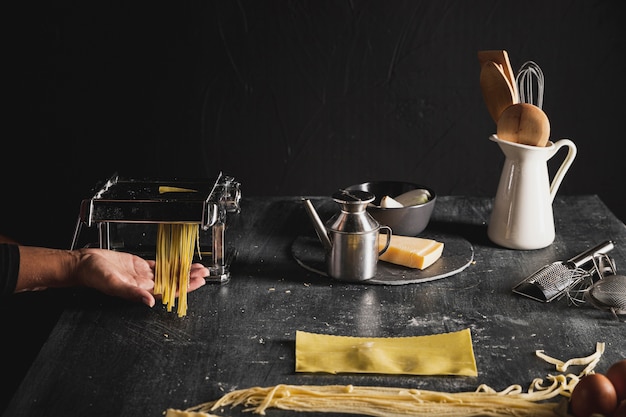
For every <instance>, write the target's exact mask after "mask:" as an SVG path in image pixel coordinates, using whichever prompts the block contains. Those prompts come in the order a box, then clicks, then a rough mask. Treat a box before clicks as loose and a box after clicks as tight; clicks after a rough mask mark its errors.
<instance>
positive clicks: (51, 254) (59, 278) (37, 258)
mask: <svg viewBox="0 0 626 417" xmlns="http://www.w3.org/2000/svg"><path fill="white" fill-rule="evenodd" d="M19 250H20V269H19V275H18V280H17V286H16V288H15V291H16V292H20V291H33V290H41V289H45V288H51V287H69V286H73V285H76V279H75V274H74V272H75V270H76V266H77V264H78V255H77V253H76V252H73V251H68V250H62V249H51V248H40V247H33V246H20V247H19Z"/></svg>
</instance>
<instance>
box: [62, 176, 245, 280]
mask: <svg viewBox="0 0 626 417" xmlns="http://www.w3.org/2000/svg"><path fill="white" fill-rule="evenodd" d="M240 199H241V190H240V184H239V183H238V182H236V181H235V180H234V178H232V177H228V176H224V175H222V173H219V174H218V176H217V179H216V180H215V182H210V181H202V180H195V179H190V180H171V181H168V180H161V179H158V180H157V179H142V180H136V179H129V178H123V177H120V176H119V175H117V174H115V175H113V176H112V177H111V178H109V179H108V181H106V183H105V184H104V185H102V186H101V187H100V188H99V189H98V190H97V191H96V193H95V194H94V195H93V197H91V198H89V199H85V200H82V202H81V205H80V213H79V216H78V221H77V223H76V229H75V230H74V237H73V239H72V249H75V248H76V247H78V246H79V245H80V243H81V239H82V240H84V236H82V234H84V233H83V232H84V230H83V226H84V225H86V226H87V227H89V228H92V226H95V228H94V229H97V240H98V243H97V244H94V243H93V241H92V242H91V243H87V245H85V246H92V247H100V248H102V249H111V250H121V251H125V252H130V253H134V254H136V255H139V256H141V257H144V258H146V259H155V256H156V236H157V225H158V224H159V223H191V224H198V225H199V228H198V230H199V235H198V238H199V239H198V250H197V251H196V252H197V253H196V254H195V255H194V262H201V263H202V264H204V265H205V266H206V267H207V268H208V269H209V271H210V275H209V276H208V277H206V280H207V281H210V282H218V283H225V282H227V281H228V280H229V279H230V264H231V262H232V260H233V259H234V257H235V254H236V251H235V249H234V248H227V247H226V244H225V230H226V217H227V213H239V212H240V206H239V201H240ZM94 229H92V230H94ZM94 231H95V230H94ZM92 233H93V232H92Z"/></svg>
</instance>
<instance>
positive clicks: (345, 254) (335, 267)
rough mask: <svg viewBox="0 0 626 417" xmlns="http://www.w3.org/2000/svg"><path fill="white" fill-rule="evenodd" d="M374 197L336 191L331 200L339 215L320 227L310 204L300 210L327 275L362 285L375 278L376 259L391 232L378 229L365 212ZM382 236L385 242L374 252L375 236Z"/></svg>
mask: <svg viewBox="0 0 626 417" xmlns="http://www.w3.org/2000/svg"><path fill="white" fill-rule="evenodd" d="M374 198H375V196H374V195H373V194H372V193H370V192H367V191H360V190H354V191H348V190H339V191H337V192H335V193H334V194H333V195H332V199H333V200H334V201H335V202H336V203H337V204H339V207H340V211H339V212H338V213H336V214H335V215H333V216H332V217H331V218H330V219H329V220H328V221H327V222H326V224H324V223H323V222H322V220H321V219H320V217H319V215H318V214H317V211H316V210H315V208H314V207H313V204H312V203H311V201H310V200H308V199H304V206H305V208H306V211H307V213H308V214H309V217H310V218H311V220H312V222H313V226H314V227H315V231H316V233H317V236H318V237H319V240H320V242H322V245H323V246H324V250H325V258H326V266H327V272H328V275H329V276H331V277H333V278H336V279H340V280H343V281H364V280H367V279H370V278H373V277H374V276H376V266H377V264H378V257H379V256H380V255H382V254H383V253H385V252H386V251H387V249H388V248H389V244H390V243H391V235H392V231H391V228H390V227H388V226H381V225H380V224H379V223H378V222H377V221H376V220H375V219H374V218H373V217H372V216H371V215H370V214H369V213H368V212H367V210H366V208H367V205H368V204H369V203H371V202H372V201H374ZM380 232H384V233H386V235H387V241H386V244H385V246H384V247H383V249H382V250H379V248H378V235H379V233H380Z"/></svg>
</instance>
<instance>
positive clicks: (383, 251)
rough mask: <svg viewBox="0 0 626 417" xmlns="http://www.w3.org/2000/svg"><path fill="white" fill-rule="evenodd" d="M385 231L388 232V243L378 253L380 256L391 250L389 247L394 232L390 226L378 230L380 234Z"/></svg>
mask: <svg viewBox="0 0 626 417" xmlns="http://www.w3.org/2000/svg"><path fill="white" fill-rule="evenodd" d="M383 230H386V232H385V234H386V235H387V243H385V247H384V248H383V249H382V250H381V251H379V252H378V256H380V255H382V254H383V253H385V252H387V249H389V245H390V244H391V235H392V233H393V232H392V231H391V227H389V226H380V229H378V232H379V233H380V232H382V231H383Z"/></svg>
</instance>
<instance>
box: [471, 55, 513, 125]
mask: <svg viewBox="0 0 626 417" xmlns="http://www.w3.org/2000/svg"><path fill="white" fill-rule="evenodd" d="M480 88H481V90H482V93H483V98H484V100H485V104H486V105H487V110H488V111H489V114H490V115H491V118H492V119H493V121H494V122H496V124H497V123H498V119H499V118H500V115H501V114H502V112H503V111H504V110H505V109H506V108H507V107H509V106H510V105H512V104H515V103H517V96H516V95H515V91H514V90H513V87H512V85H511V83H509V80H508V79H507V77H506V75H505V73H504V70H503V69H502V67H501V66H500V65H498V64H497V63H495V62H493V61H486V62H485V63H483V64H482V66H481V69H480Z"/></svg>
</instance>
